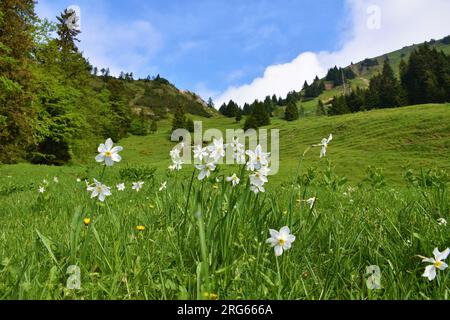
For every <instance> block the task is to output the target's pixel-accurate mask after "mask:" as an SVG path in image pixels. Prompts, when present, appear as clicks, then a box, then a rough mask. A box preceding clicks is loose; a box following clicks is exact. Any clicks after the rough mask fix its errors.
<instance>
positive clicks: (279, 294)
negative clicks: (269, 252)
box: [275, 256, 282, 300]
mask: <svg viewBox="0 0 450 320" xmlns="http://www.w3.org/2000/svg"><path fill="white" fill-rule="evenodd" d="M275 261H276V263H277V274H278V293H277V299H278V300H281V289H282V286H281V273H280V264H279V263H278V257H276V256H275Z"/></svg>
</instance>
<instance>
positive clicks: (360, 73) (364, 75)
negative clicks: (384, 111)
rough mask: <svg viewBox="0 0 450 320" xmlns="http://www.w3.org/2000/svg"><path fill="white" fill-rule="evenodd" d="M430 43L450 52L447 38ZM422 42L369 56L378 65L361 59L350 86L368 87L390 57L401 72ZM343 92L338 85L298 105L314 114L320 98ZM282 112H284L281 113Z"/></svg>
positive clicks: (353, 65)
mask: <svg viewBox="0 0 450 320" xmlns="http://www.w3.org/2000/svg"><path fill="white" fill-rule="evenodd" d="M427 43H428V45H429V46H430V47H431V48H435V49H436V50H438V51H443V52H444V53H445V54H450V43H449V40H448V37H447V38H444V39H441V40H437V41H435V40H432V41H429V42H427ZM422 44H423V43H422ZM422 44H414V45H411V46H406V47H403V48H402V49H399V50H396V51H393V52H390V53H387V54H384V55H382V56H378V57H368V58H369V59H370V60H373V61H376V62H377V63H378V65H374V66H371V67H364V66H363V61H360V62H358V63H354V64H352V65H351V66H348V67H351V68H352V70H353V71H354V72H355V74H356V78H355V79H351V80H349V82H350V84H349V85H350V86H351V88H352V89H356V87H360V88H368V86H369V83H370V79H371V78H372V77H373V76H375V75H377V74H379V73H381V71H382V69H383V62H384V60H385V59H386V58H387V59H389V62H390V64H391V66H392V69H393V70H394V72H395V73H396V74H397V76H398V73H399V66H400V61H401V60H402V59H403V60H404V61H405V62H406V61H408V59H409V56H410V55H411V53H412V52H413V51H414V50H416V49H417V48H418V47H419V46H420V45H422ZM342 93H343V87H342V86H336V87H334V88H333V89H331V90H328V91H324V92H323V93H322V94H321V95H320V96H319V97H317V98H314V99H309V100H306V101H301V102H298V106H300V105H302V106H303V108H304V109H305V114H306V116H313V115H315V111H316V108H317V104H318V102H319V100H322V101H323V102H328V101H329V100H330V99H332V98H333V97H334V96H337V95H341V94H342ZM280 114H282V113H280Z"/></svg>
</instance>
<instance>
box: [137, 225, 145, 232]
mask: <svg viewBox="0 0 450 320" xmlns="http://www.w3.org/2000/svg"><path fill="white" fill-rule="evenodd" d="M136 229H137V231H144V230H145V227H144V226H137V227H136Z"/></svg>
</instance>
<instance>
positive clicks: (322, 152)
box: [313, 133, 333, 158]
mask: <svg viewBox="0 0 450 320" xmlns="http://www.w3.org/2000/svg"><path fill="white" fill-rule="evenodd" d="M331 140H333V134H331V133H330V136H329V137H328V139H327V138H323V139H322V142H321V143H320V144H315V145H313V147H322V149H321V150H320V158H323V157H325V156H326V154H327V147H328V144H329V143H330V142H331Z"/></svg>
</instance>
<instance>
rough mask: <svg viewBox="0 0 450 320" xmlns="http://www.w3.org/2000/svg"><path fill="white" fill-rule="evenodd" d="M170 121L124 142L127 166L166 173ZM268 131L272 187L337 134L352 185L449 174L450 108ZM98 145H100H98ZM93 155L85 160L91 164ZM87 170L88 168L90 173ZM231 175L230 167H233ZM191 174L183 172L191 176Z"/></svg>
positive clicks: (219, 120) (20, 172) (275, 123)
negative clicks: (273, 136) (275, 151)
mask: <svg viewBox="0 0 450 320" xmlns="http://www.w3.org/2000/svg"><path fill="white" fill-rule="evenodd" d="M194 118H196V119H197V120H201V121H203V129H208V128H218V129H221V130H225V129H227V128H229V129H232V128H235V129H239V128H241V127H242V125H241V124H237V123H236V122H235V120H234V119H229V118H224V117H212V118H202V117H194ZM170 128H171V125H170V121H169V120H163V121H160V124H159V130H158V132H157V133H156V134H154V135H149V136H146V137H138V136H131V137H128V138H126V139H123V140H122V141H120V144H121V145H122V146H124V148H125V150H124V151H123V157H124V159H127V161H126V163H127V164H125V163H120V164H118V165H117V166H115V168H114V170H116V171H118V170H119V169H120V168H122V167H124V166H126V165H142V164H146V165H150V166H154V167H156V168H157V169H158V171H157V172H158V174H159V175H162V174H164V173H165V170H166V168H167V166H168V165H169V164H170V158H169V156H168V153H169V150H170V149H171V148H172V147H173V146H174V143H173V142H171V141H170V140H169V138H168V137H169V132H170ZM267 128H268V129H280V139H281V141H280V155H281V158H280V163H281V165H280V172H279V174H278V175H276V176H274V177H273V178H272V179H271V181H272V183H271V185H272V186H275V185H276V184H278V183H281V182H284V181H286V179H287V178H289V177H290V176H291V175H292V172H293V171H295V168H296V166H297V162H298V159H299V157H300V156H301V155H302V154H303V152H304V151H305V149H306V148H307V147H308V146H310V145H312V144H316V143H319V142H320V140H321V139H322V138H324V137H327V136H328V134H330V133H333V135H334V140H333V141H332V143H331V144H330V146H329V150H328V153H329V155H330V157H331V158H332V159H333V161H332V165H333V166H335V167H336V168H335V170H336V173H337V174H338V175H341V176H345V177H346V178H348V179H349V181H351V182H353V183H358V182H361V181H362V180H363V179H364V178H365V177H366V176H367V174H366V169H367V167H368V166H374V167H377V168H382V169H383V170H384V175H385V177H386V179H387V180H388V181H389V182H391V183H395V184H402V183H403V178H402V175H403V173H404V172H405V170H406V168H412V169H420V168H430V167H438V168H444V169H447V170H450V161H449V160H448V155H449V152H450V104H446V105H420V106H411V107H403V108H397V109H382V110H373V111H369V112H363V113H357V114H348V115H342V116H336V117H311V118H306V119H305V118H303V119H300V120H298V121H295V122H286V121H283V120H279V119H273V120H272V124H271V125H270V126H269V127H267ZM99 142H100V141H99ZM319 153H320V150H319V149H318V148H313V149H311V150H310V151H309V152H308V154H307V155H306V157H305V160H304V166H305V167H312V168H316V169H317V170H325V168H326V167H327V160H326V159H322V160H321V161H318V157H319ZM94 156H95V153H94V152H93V153H92V154H90V155H87V159H86V160H87V162H89V160H90V159H91V158H92V157H94ZM88 169H89V168H88ZM230 170H231V168H230ZM189 171H190V170H184V171H183V172H184V174H186V175H187V176H189V174H190V172H189ZM0 172H1V173H2V176H8V175H11V176H15V177H23V178H26V177H29V176H30V175H31V174H32V175H37V176H38V177H39V176H42V178H43V177H45V176H48V175H50V176H51V175H57V174H58V173H63V172H67V173H70V174H72V175H74V176H75V175H84V174H85V168H82V167H76V166H74V167H63V168H59V167H33V166H30V165H26V164H20V165H15V166H4V167H0Z"/></svg>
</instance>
